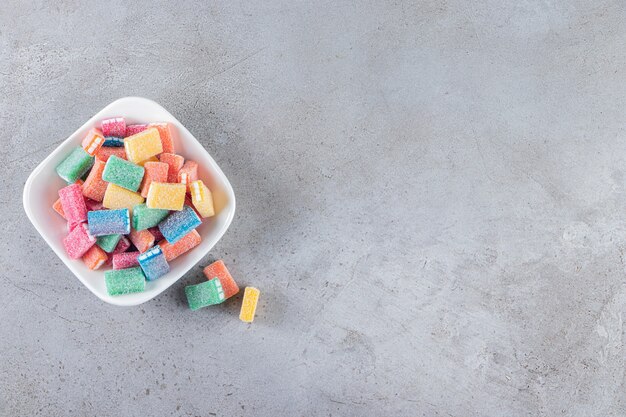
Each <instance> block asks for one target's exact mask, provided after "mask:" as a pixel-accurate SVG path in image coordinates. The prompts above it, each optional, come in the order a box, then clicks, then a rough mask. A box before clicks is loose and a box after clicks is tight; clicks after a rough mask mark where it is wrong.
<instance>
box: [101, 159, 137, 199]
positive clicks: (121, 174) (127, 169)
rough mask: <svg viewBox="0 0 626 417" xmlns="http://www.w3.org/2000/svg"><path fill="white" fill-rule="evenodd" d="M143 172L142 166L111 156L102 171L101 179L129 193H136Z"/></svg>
mask: <svg viewBox="0 0 626 417" xmlns="http://www.w3.org/2000/svg"><path fill="white" fill-rule="evenodd" d="M144 172H145V170H144V169H143V167H142V166H139V165H136V164H133V163H132V162H128V161H127V160H125V159H122V158H120V157H118V156H115V155H111V156H110V157H109V160H108V161H107V164H106V165H105V167H104V171H102V179H103V180H104V181H107V182H112V183H113V184H115V185H119V186H120V187H123V188H126V189H127V190H130V191H137V190H138V189H139V186H140V185H141V180H142V179H143V174H144Z"/></svg>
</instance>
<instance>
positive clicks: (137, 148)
mask: <svg viewBox="0 0 626 417" xmlns="http://www.w3.org/2000/svg"><path fill="white" fill-rule="evenodd" d="M124 149H126V156H127V157H128V160H129V161H131V162H134V163H137V162H141V161H145V160H146V159H148V158H150V157H151V156H154V155H158V154H160V153H161V152H163V147H162V146H161V139H160V138H159V131H158V130H156V129H155V128H150V129H146V130H144V131H143V132H139V133H137V134H135V135H132V136H128V137H127V138H126V139H124Z"/></svg>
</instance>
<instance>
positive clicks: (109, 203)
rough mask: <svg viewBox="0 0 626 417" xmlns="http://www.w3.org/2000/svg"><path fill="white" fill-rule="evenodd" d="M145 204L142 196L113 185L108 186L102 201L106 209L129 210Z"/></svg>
mask: <svg viewBox="0 0 626 417" xmlns="http://www.w3.org/2000/svg"><path fill="white" fill-rule="evenodd" d="M143 202H144V198H143V197H142V196H141V195H140V194H137V193H134V192H132V191H130V190H127V189H126V188H122V187H120V186H119V185H115V184H111V183H109V185H108V186H107V189H106V192H105V193H104V199H103V200H102V204H103V205H104V207H106V208H110V209H117V208H127V209H129V210H130V209H132V208H133V207H134V206H136V205H137V204H141V203H143Z"/></svg>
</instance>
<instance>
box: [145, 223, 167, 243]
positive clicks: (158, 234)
mask: <svg viewBox="0 0 626 417" xmlns="http://www.w3.org/2000/svg"><path fill="white" fill-rule="evenodd" d="M148 230H149V231H150V233H152V235H153V236H154V241H155V242H159V241H161V240H163V234H162V233H161V231H160V230H159V227H158V226H154V227H151V228H149V229H148Z"/></svg>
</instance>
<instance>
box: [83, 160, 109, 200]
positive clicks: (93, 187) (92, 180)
mask: <svg viewBox="0 0 626 417" xmlns="http://www.w3.org/2000/svg"><path fill="white" fill-rule="evenodd" d="M105 165H106V163H105V162H103V161H101V160H99V159H96V160H95V161H94V164H93V167H92V168H91V171H90V172H89V176H87V179H86V180H85V183H84V184H83V195H84V196H85V197H87V198H91V199H92V200H94V201H102V199H104V193H105V191H106V190H107V184H108V183H107V182H106V181H104V180H103V179H102V171H104V167H105Z"/></svg>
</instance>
